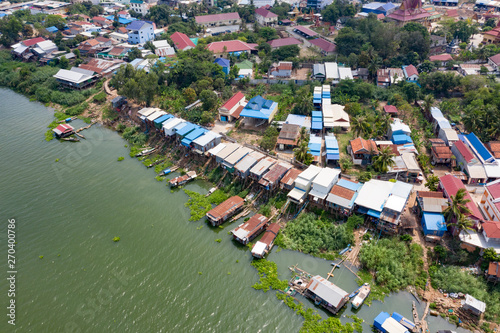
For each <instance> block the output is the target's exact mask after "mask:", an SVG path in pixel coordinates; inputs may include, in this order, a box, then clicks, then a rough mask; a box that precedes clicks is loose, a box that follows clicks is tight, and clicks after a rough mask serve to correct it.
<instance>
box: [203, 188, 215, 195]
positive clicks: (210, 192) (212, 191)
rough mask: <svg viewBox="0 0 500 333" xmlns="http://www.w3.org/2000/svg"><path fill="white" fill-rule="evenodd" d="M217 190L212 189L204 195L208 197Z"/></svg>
mask: <svg viewBox="0 0 500 333" xmlns="http://www.w3.org/2000/svg"><path fill="white" fill-rule="evenodd" d="M216 190H217V187H212V188H211V189H210V190H208V193H207V194H206V195H205V196H206V197H208V196H209V195H210V194H212V193H214V192H215V191H216Z"/></svg>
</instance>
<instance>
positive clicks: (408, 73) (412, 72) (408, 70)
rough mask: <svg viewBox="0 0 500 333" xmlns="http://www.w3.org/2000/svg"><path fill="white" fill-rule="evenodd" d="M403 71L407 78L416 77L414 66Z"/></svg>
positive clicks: (409, 66) (416, 72)
mask: <svg viewBox="0 0 500 333" xmlns="http://www.w3.org/2000/svg"><path fill="white" fill-rule="evenodd" d="M405 71H406V75H408V77H410V76H412V75H418V71H417V68H415V66H413V65H408V66H406V67H405Z"/></svg>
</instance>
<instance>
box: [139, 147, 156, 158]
mask: <svg viewBox="0 0 500 333" xmlns="http://www.w3.org/2000/svg"><path fill="white" fill-rule="evenodd" d="M155 150H156V148H151V149H146V150H143V151H141V152H140V153H139V154H136V155H135V157H141V156H146V155H149V154H151V153H152V152H154V151H155Z"/></svg>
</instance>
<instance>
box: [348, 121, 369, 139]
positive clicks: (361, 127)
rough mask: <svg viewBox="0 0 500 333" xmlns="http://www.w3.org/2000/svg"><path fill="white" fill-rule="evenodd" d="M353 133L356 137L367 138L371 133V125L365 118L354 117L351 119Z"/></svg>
mask: <svg viewBox="0 0 500 333" xmlns="http://www.w3.org/2000/svg"><path fill="white" fill-rule="evenodd" d="M351 131H352V132H353V133H354V136H355V137H358V136H366V134H370V132H371V125H370V123H368V121H367V120H366V118H365V117H353V118H351Z"/></svg>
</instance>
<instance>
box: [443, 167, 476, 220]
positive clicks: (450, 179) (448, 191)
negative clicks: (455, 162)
mask: <svg viewBox="0 0 500 333" xmlns="http://www.w3.org/2000/svg"><path fill="white" fill-rule="evenodd" d="M439 182H440V183H441V188H443V189H444V191H445V195H447V196H448V198H449V199H451V196H452V195H456V194H457V192H458V190H459V189H462V188H463V189H465V193H466V194H465V198H466V199H469V202H467V204H466V206H467V208H469V210H470V211H471V212H472V214H471V215H472V216H474V217H475V218H477V219H479V220H483V215H482V214H481V212H480V211H479V209H478V208H477V205H476V204H475V203H474V200H472V197H471V196H470V194H469V192H468V191H467V189H466V188H465V186H464V183H462V181H461V180H460V179H458V178H457V177H455V176H452V175H446V176H442V177H440V178H439Z"/></svg>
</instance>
